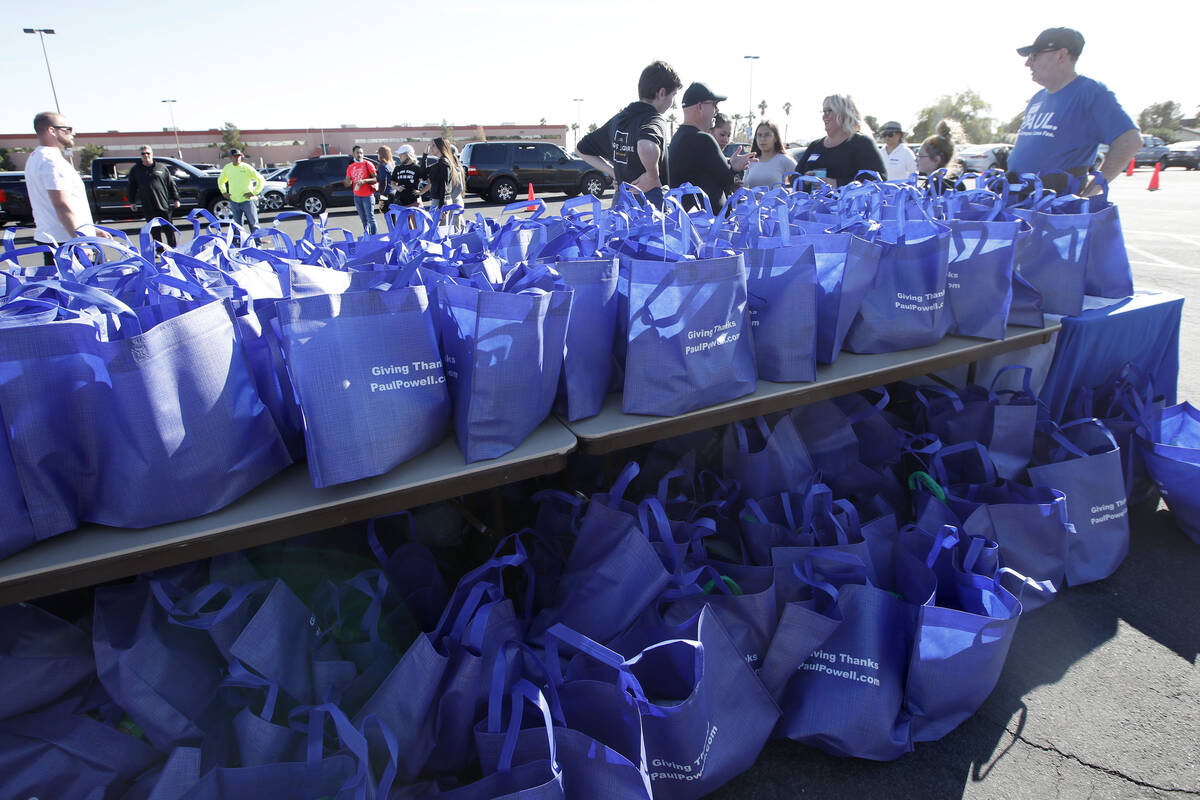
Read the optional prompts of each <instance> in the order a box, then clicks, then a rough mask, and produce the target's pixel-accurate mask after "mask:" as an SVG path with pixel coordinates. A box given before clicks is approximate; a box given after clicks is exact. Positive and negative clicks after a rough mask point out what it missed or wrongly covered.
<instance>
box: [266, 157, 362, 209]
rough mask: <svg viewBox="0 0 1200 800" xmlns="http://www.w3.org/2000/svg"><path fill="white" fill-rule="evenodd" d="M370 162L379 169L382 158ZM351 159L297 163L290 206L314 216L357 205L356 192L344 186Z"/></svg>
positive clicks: (291, 179) (290, 182)
mask: <svg viewBox="0 0 1200 800" xmlns="http://www.w3.org/2000/svg"><path fill="white" fill-rule="evenodd" d="M366 159H367V160H368V161H371V162H374V164H375V167H376V168H378V167H379V159H378V158H376V157H375V156H366ZM351 160H352V159H351V158H350V156H348V155H337V156H317V157H316V158H302V159H300V160H299V161H297V162H296V164H295V165H294V166H293V167H292V172H291V174H290V175H288V190H287V200H286V202H287V204H288V205H289V206H294V207H296V208H299V209H300V210H302V211H306V212H308V213H309V214H312V215H313V216H316V215H317V214H322V213H324V212H325V209H327V208H330V207H331V206H352V205H354V190H353V189H351V188H350V187H349V186H344V185H343V184H342V181H344V180H345V179H346V167H348V166H350V162H351Z"/></svg>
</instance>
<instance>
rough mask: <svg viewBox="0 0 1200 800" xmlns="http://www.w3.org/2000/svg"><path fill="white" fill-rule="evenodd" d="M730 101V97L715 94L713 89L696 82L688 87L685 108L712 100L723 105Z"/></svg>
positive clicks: (684, 102) (684, 97) (684, 101)
mask: <svg viewBox="0 0 1200 800" xmlns="http://www.w3.org/2000/svg"><path fill="white" fill-rule="evenodd" d="M728 99H729V98H728V97H724V96H722V95H719V94H713V91H712V89H709V88H708V87H707V86H705V85H704V84H703V83H700V82H696V83H693V84H692V85H691V86H689V87H687V91H685V92H684V93H683V106H684V107H685V108H686V107H687V106H694V105H696V104H697V103H703V102H705V101H706V100H711V101H713V102H714V103H721V102H724V101H725V100H728Z"/></svg>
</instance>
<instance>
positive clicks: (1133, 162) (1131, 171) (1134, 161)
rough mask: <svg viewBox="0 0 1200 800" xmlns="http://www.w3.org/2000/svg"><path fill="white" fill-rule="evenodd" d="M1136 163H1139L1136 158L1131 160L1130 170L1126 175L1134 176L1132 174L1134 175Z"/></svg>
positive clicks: (1126, 171)
mask: <svg viewBox="0 0 1200 800" xmlns="http://www.w3.org/2000/svg"><path fill="white" fill-rule="evenodd" d="M1136 163H1137V159H1136V158H1131V159H1129V169H1127V170H1125V174H1126V175H1132V174H1133V166H1134V164H1136Z"/></svg>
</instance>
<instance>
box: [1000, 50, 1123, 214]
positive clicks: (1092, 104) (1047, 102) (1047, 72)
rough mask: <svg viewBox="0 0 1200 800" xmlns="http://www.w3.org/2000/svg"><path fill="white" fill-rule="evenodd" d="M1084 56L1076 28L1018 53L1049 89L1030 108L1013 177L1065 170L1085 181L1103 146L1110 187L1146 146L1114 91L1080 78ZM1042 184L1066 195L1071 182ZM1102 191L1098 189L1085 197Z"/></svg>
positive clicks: (1011, 159) (1012, 161) (1011, 162)
mask: <svg viewBox="0 0 1200 800" xmlns="http://www.w3.org/2000/svg"><path fill="white" fill-rule="evenodd" d="M1081 52H1083V35H1082V34H1080V33H1079V31H1076V30H1072V29H1071V28H1047V29H1046V30H1044V31H1042V32H1041V33H1039V34H1038V37H1037V39H1035V40H1034V42H1033V44H1031V45H1029V46H1028V47H1019V48H1017V53H1018V54H1019V55H1022V56H1025V66H1027V67H1029V72H1030V77H1031V78H1032V79H1033V82H1034V83H1039V84H1041V85H1042V86H1043V87H1044V88H1043V89H1042V90H1041V91H1040V92H1038V93H1037V94H1035V95H1034V96H1033V98H1032V99H1030V101H1029V105H1028V106H1027V107H1026V108H1025V117H1024V119H1023V120H1022V122H1021V130H1020V132H1019V133H1018V134H1017V142H1016V144H1015V145H1013V149H1012V152H1011V153H1010V154H1009V156H1008V169H1009V171H1010V172H1012V173H1015V174H1016V175H1021V174H1024V173H1029V172H1032V173H1038V174H1042V173H1047V172H1051V171H1053V170H1063V171H1065V172H1068V173H1070V174H1071V175H1075V176H1079V177H1083V176H1086V175H1087V173H1088V169H1089V168H1090V167H1091V164H1092V161H1093V160H1094V159H1095V157H1096V150H1097V148H1098V147H1099V145H1101V144H1107V145H1108V154H1107V155H1106V156H1105V157H1104V162H1103V163H1102V164H1101V165H1100V172H1101V174H1102V175H1104V177H1105V179H1106V180H1108V181H1110V182H1111V181H1112V180H1113V179H1115V178H1116V177H1117V176H1118V175H1120V174H1121V171H1122V170H1124V169H1125V167H1126V166H1127V165H1128V164H1129V160H1130V159H1131V158H1133V156H1134V154H1135V153H1136V152H1137V150H1138V148H1139V147H1140V146H1141V143H1142V138H1141V133H1140V131H1138V128H1137V126H1136V125H1134V124H1133V120H1132V119H1130V117H1129V115H1128V114H1126V113H1125V109H1123V108H1121V105H1120V103H1118V102H1117V98H1116V97H1115V96H1114V95H1113V93H1112V91H1110V90H1109V88H1108V87H1107V86H1105V85H1104V84H1102V83H1100V82H1098V81H1094V80H1092V79H1091V78H1088V77H1085V76H1083V75H1079V74H1078V73H1076V72H1075V62H1076V61H1077V60H1078V59H1079V54H1080V53H1081ZM1043 184H1044V185H1045V186H1046V187H1047V188H1049V189H1054V190H1055V191H1057V192H1060V193H1061V192H1062V191H1063V190H1065V189H1066V184H1067V179H1066V178H1065V177H1063V176H1062V175H1050V176H1048V177H1044V178H1043ZM1098 191H1099V188H1098V187H1097V186H1095V185H1094V184H1093V185H1091V186H1088V187H1087V189H1086V190H1084V191H1083V192H1082V193H1085V194H1093V193H1095V192H1098Z"/></svg>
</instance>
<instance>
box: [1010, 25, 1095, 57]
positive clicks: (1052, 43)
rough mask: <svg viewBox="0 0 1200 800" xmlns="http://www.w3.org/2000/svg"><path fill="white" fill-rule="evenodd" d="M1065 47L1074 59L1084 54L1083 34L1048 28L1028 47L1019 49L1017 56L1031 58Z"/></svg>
mask: <svg viewBox="0 0 1200 800" xmlns="http://www.w3.org/2000/svg"><path fill="white" fill-rule="evenodd" d="M1061 47H1065V48H1066V49H1067V52H1068V53H1070V54H1071V55H1072V56H1073V57H1074V58H1079V54H1080V53H1082V52H1083V34H1082V33H1080V32H1079V31H1077V30H1074V29H1072V28H1046V30H1044V31H1042V32H1041V33H1039V34H1038V37H1037V38H1036V39H1034V40H1033V44H1031V45H1029V46H1028V47H1018V48H1017V55H1022V56H1026V57H1028V56H1031V55H1033V54H1034V53H1041V52H1043V51H1046V50H1058V49H1059V48H1061Z"/></svg>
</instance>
